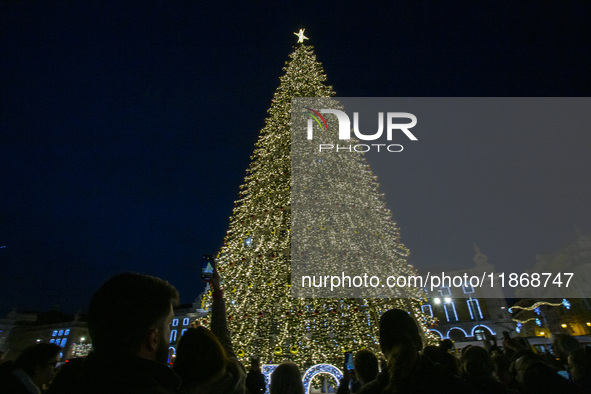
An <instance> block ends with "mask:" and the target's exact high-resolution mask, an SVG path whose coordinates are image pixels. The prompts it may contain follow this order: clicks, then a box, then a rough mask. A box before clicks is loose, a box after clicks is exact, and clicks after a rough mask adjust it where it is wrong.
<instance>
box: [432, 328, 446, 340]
mask: <svg viewBox="0 0 591 394" xmlns="http://www.w3.org/2000/svg"><path fill="white" fill-rule="evenodd" d="M429 331H433V332H436V333H437V335H439V338H441V339H446V338H444V337H443V334H442V333H440V332H439V331H437V330H435V329H433V328H430V329H429Z"/></svg>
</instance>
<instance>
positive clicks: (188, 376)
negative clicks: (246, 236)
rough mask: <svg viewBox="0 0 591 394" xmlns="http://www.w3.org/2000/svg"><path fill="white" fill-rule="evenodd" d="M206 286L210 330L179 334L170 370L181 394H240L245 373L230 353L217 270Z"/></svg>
mask: <svg viewBox="0 0 591 394" xmlns="http://www.w3.org/2000/svg"><path fill="white" fill-rule="evenodd" d="M209 282H210V284H211V287H212V289H213V293H212V299H213V302H212V307H211V330H208V329H207V328H205V327H203V326H198V327H195V328H189V329H188V330H187V331H186V332H185V333H184V334H183V336H182V338H181V340H180V342H179V345H178V347H177V351H176V359H175V362H174V366H173V369H174V371H175V372H176V373H177V374H178V375H179V376H180V377H181V379H182V386H181V392H182V393H184V394H220V393H224V394H243V393H245V392H246V388H245V379H246V370H245V369H244V367H243V366H242V364H241V363H240V362H239V361H238V359H237V357H236V354H235V353H234V347H233V346H232V341H231V339H230V333H229V331H228V323H227V321H228V320H227V318H226V307H225V303H224V297H223V292H222V289H221V288H220V276H219V274H218V272H217V270H214V272H213V277H212V278H211V279H210V280H209Z"/></svg>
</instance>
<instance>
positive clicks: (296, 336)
mask: <svg viewBox="0 0 591 394" xmlns="http://www.w3.org/2000/svg"><path fill="white" fill-rule="evenodd" d="M303 33H304V30H303V29H302V30H300V32H299V33H297V34H296V35H297V36H298V37H299V39H300V40H302V41H303V40H304V39H307V37H305V36H304V34H303ZM284 72H285V74H284V75H283V76H282V77H281V78H280V85H279V87H278V88H277V90H276V92H275V95H274V96H273V99H272V102H271V107H270V108H269V111H268V117H267V119H266V125H265V127H264V128H263V129H262V130H261V132H260V135H259V138H258V141H257V142H256V144H255V148H254V152H253V154H252V156H251V162H250V164H249V166H248V168H247V170H246V174H245V177H244V183H243V184H242V185H241V186H240V192H239V197H238V199H237V200H236V201H235V203H234V209H233V212H232V216H231V217H230V224H229V229H228V231H227V233H226V237H225V239H224V244H223V246H222V249H221V251H220V253H219V255H218V270H219V272H220V276H221V278H222V287H223V288H224V289H226V293H225V295H226V298H227V299H228V302H227V303H226V309H227V311H226V312H227V315H228V325H229V329H230V331H231V333H232V342H233V344H234V349H235V350H236V354H237V355H239V358H240V359H241V360H242V361H246V360H248V358H249V357H251V356H257V357H259V358H260V359H261V361H263V362H264V363H267V364H275V363H280V362H283V361H285V360H291V361H293V362H295V363H296V364H298V365H300V366H303V365H305V364H306V365H315V364H325V363H332V364H334V365H340V363H342V359H343V352H344V351H346V350H345V349H348V350H351V351H357V350H359V349H361V348H364V347H366V348H369V349H371V350H373V351H375V352H379V347H378V346H377V343H378V322H379V318H380V316H381V314H382V313H383V312H385V311H386V310H388V309H392V308H400V309H406V310H408V309H409V308H410V309H411V310H412V313H413V314H414V316H415V317H417V320H418V321H420V322H422V323H424V326H423V329H424V331H425V333H426V336H427V337H428V338H431V339H433V340H434V338H435V335H434V334H433V333H431V332H427V329H426V327H428V326H431V325H432V324H434V323H435V319H434V318H433V317H432V316H430V315H428V314H424V313H422V312H421V310H420V304H419V303H420V301H421V299H422V298H423V297H424V295H423V293H421V291H420V289H417V290H416V294H415V293H411V296H410V298H409V299H408V300H407V299H387V298H375V299H374V298H371V299H369V298H368V299H340V300H339V299H323V298H307V299H303V298H294V297H291V204H292V196H291V180H292V176H291V175H292V174H291V172H292V168H291V142H292V141H291V130H290V126H291V100H292V98H293V97H332V96H334V92H333V90H332V87H331V86H328V85H326V83H325V81H326V75H325V74H324V70H323V68H322V65H321V64H320V63H319V62H318V61H317V60H316V55H315V54H314V50H313V47H312V46H309V45H304V44H303V43H300V44H298V45H297V46H295V49H294V51H293V53H291V54H290V61H289V62H288V63H287V64H286V66H285V68H284ZM355 157H356V158H354V159H353V158H351V159H346V160H340V161H339V162H338V163H335V161H334V160H332V159H330V158H328V157H327V158H326V160H323V161H322V162H317V161H311V164H310V165H313V166H324V167H323V168H324V169H325V170H326V168H327V167H328V170H329V172H330V171H332V172H333V173H334V174H333V177H334V178H335V179H337V178H338V179H342V182H340V183H337V182H335V183H334V186H333V185H331V190H332V188H334V190H335V191H334V192H332V191H331V193H332V194H328V193H327V196H326V200H327V201H325V202H326V203H327V204H330V205H332V206H337V204H344V201H351V203H350V204H347V207H346V212H347V214H346V215H348V216H345V219H346V220H344V221H341V222H336V221H335V222H332V223H331V222H330V221H329V220H325V219H324V218H317V220H316V221H315V222H311V223H310V224H309V225H310V226H311V227H312V228H313V229H315V230H317V231H324V232H330V231H338V232H342V231H352V230H351V229H350V225H347V224H346V223H354V222H355V223H359V222H363V223H364V227H365V228H366V229H368V230H371V231H367V237H370V236H371V238H368V242H371V243H372V247H373V246H374V245H375V253H376V255H377V256H379V257H380V259H384V260H386V261H391V264H392V266H393V267H395V269H396V270H397V271H399V272H400V273H406V272H409V273H410V272H414V271H413V268H412V267H410V266H409V265H408V264H407V262H406V260H405V258H406V256H408V249H406V247H404V245H403V244H402V243H401V242H400V241H399V238H398V229H397V227H396V225H395V224H393V220H392V214H391V212H390V211H389V210H388V209H387V208H386V203H385V201H383V200H382V195H381V193H380V192H379V190H378V186H379V185H378V183H377V182H376V180H375V176H374V175H373V173H372V171H371V169H370V168H369V165H368V164H367V163H366V162H365V159H363V158H361V157H359V156H355ZM313 180H314V178H313V177H312V178H311V181H313ZM351 186H354V187H351ZM359 190H363V191H364V193H366V194H361V192H360V191H359ZM362 196H365V198H367V196H369V198H370V199H371V200H372V206H374V208H375V209H373V210H371V211H366V210H365V209H363V207H360V205H361V204H355V202H354V199H355V198H357V199H361V198H362ZM373 200H375V201H373ZM338 259H339V257H338V256H327V257H326V258H324V259H323V264H326V266H327V267H328V268H331V267H336V265H337V263H338ZM210 307H211V293H208V294H206V295H205V297H204V300H203V309H205V310H210ZM208 319H209V317H207V318H206V319H205V321H206V324H207V321H208ZM327 368H328V367H327ZM332 368H334V367H332ZM333 372H334V371H333ZM334 373H335V374H336V372H334Z"/></svg>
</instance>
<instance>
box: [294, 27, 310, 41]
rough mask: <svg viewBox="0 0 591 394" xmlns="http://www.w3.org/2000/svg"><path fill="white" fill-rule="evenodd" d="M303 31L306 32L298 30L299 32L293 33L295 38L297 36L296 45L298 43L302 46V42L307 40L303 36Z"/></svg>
mask: <svg viewBox="0 0 591 394" xmlns="http://www.w3.org/2000/svg"><path fill="white" fill-rule="evenodd" d="M304 30H306V29H300V31H299V32H297V33H293V34H295V35H296V36H298V44H300V43H301V44H303V43H304V40H309V38H308V37H306V36H305V35H304Z"/></svg>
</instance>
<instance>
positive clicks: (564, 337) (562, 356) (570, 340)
mask: <svg viewBox="0 0 591 394" xmlns="http://www.w3.org/2000/svg"><path fill="white" fill-rule="evenodd" d="M582 348H583V345H581V344H580V343H579V341H577V338H575V337H571V336H570V335H568V334H557V335H553V336H552V352H553V353H554V355H555V356H556V357H557V358H558V362H559V363H560V364H561V366H562V368H563V369H567V365H568V356H569V354H571V353H572V352H574V351H575V350H578V349H582Z"/></svg>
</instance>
